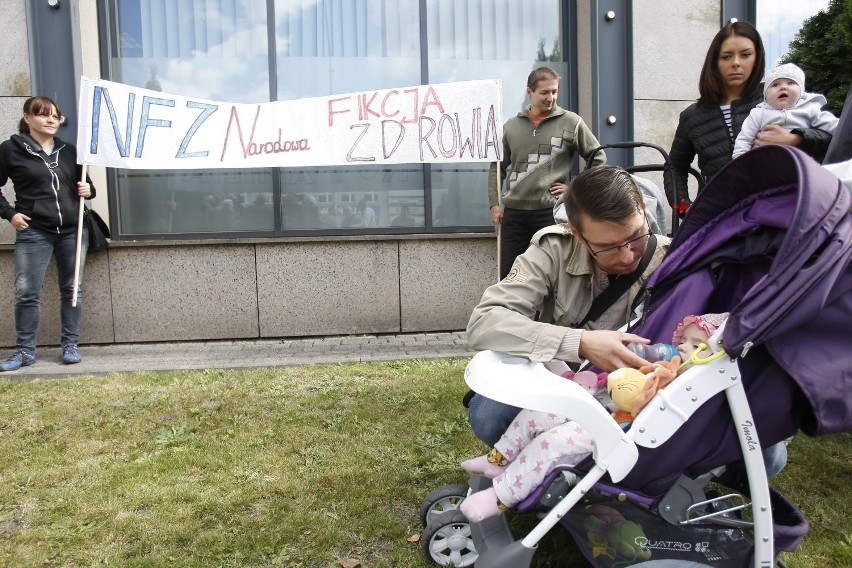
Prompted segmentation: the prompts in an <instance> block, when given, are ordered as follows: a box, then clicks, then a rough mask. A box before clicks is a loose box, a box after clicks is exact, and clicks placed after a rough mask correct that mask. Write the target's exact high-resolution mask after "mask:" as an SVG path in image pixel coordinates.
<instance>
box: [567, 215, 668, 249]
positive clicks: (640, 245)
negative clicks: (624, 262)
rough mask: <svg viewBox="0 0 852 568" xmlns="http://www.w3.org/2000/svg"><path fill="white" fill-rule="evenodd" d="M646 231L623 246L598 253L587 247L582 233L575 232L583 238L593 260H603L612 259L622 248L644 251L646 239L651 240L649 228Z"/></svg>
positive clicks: (587, 241) (587, 243) (587, 242)
mask: <svg viewBox="0 0 852 568" xmlns="http://www.w3.org/2000/svg"><path fill="white" fill-rule="evenodd" d="M645 222H646V223H647V222H648V218H647V217H645ZM648 229H649V230H648V232H647V233H645V234H644V235H640V236H638V237H636V238H635V239H630V240H629V241H627V242H626V243H624V244H621V245H616V246H614V247H609V248H606V249H603V250H599V251H596V250H594V249H593V248H592V247H591V245H589V240H588V239H587V238H586V237H585V236H583V232H582V231H579V230H578V231H577V232H578V233H580V236H581V237H582V238H583V241H585V243H586V246H587V247H589V252H590V253H592V256H594V257H595V258H604V259H605V258H614V257H615V256H616V255H617V254H618V253H619V252H621V249H623V248H626V249H627V250H631V251H632V250H637V249H638V250H644V248H645V247H646V246H647V245H648V239H650V238H651V231H650V227H648Z"/></svg>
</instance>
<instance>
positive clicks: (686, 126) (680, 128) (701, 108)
mask: <svg viewBox="0 0 852 568" xmlns="http://www.w3.org/2000/svg"><path fill="white" fill-rule="evenodd" d="M761 101H763V95H762V94H760V93H758V94H757V95H755V96H754V97H751V98H747V99H740V100H737V101H734V102H733V103H731V123H732V126H733V131H734V132H733V137H731V135H730V133H729V132H728V126H727V125H726V124H725V118H724V116H723V115H722V109H720V108H719V106H718V105H699V104H698V103H693V104H691V105H689V106H688V107H687V108H686V110H684V111H683V112H682V113H680V122H679V123H678V125H677V131H676V132H675V137H674V141H673V142H672V148H671V152H670V155H671V160H672V167H673V169H674V174H675V179H676V180H677V188H678V196H679V197H684V196H686V195H687V193H686V191H687V185H686V184H687V175H688V174H687V172H688V171H689V166H690V165H691V164H692V160H693V159H694V158H695V156H696V154H697V155H698V169H699V170H700V171H701V175H702V176H703V177H704V180H705V181H706V180H709V179H710V178H711V177H713V176H714V175H715V174H716V172H718V171H719V170H720V169H722V166H724V165H725V164H727V163H728V162H730V161H731V154H732V153H733V151H734V141H735V140H736V139H737V135H738V134H739V133H740V129H741V128H742V125H743V121H744V120H745V119H746V117H747V116H748V113H749V112H751V109H752V108H754V107H755V105H757V104H758V103H760V102H761ZM795 132H797V133H799V134H801V135H802V137H803V140H802V144H801V146H800V147H799V148H800V149H801V150H803V151H805V152H807V153H808V154H810V155H811V156H813V157H814V158H816V159H817V160H821V159H822V157H823V156H824V155H825V151H826V150H827V149H828V144H829V142H831V134H829V133H828V132H824V131H822V130H818V129H815V128H810V129H805V130H798V129H797V130H795ZM663 177H664V183H665V189H666V196H667V197H668V199H669V202H672V198H673V196H674V188H673V187H671V181H670V179H669V176H663ZM687 201H689V200H688V199H687Z"/></svg>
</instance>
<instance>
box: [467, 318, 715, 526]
mask: <svg viewBox="0 0 852 568" xmlns="http://www.w3.org/2000/svg"><path fill="white" fill-rule="evenodd" d="M726 316H727V314H705V315H701V316H696V315H689V316H686V317H685V318H683V319H682V320H681V321H680V322H679V323H678V325H677V327H676V328H675V331H674V334H673V335H672V344H673V345H675V346H676V348H677V350H678V352H679V353H680V357H681V358H682V360H683V361H686V364H688V362H689V360H690V359H691V358H692V357H693V356H697V357H706V356H707V355H708V354H709V353H710V349H709V348H708V347H707V342H708V340H709V339H710V337H711V336H712V335H713V333H714V332H715V331H716V330H717V329H718V328H719V326H720V325H721V324H722V323H723V322H724V320H725V317H726ZM675 361H676V366H677V363H679V362H680V361H678V360H677V359H676V360H675ZM571 375H573V373H571ZM564 376H567V377H569V378H570V375H569V373H566V374H565V375H564ZM645 400H646V401H647V400H648V399H645ZM610 410H611V409H610ZM638 410H639V409H634V412H636V411H638ZM593 450H594V438H593V437H592V436H591V435H590V434H589V433H588V432H586V430H585V429H584V428H583V427H582V426H581V425H580V424H578V423H576V422H574V421H572V420H570V419H569V418H566V417H564V416H559V415H556V414H554V413H548V412H540V411H536V410H528V409H524V410H522V411H521V412H520V413H519V414H518V417H517V418H516V419H515V421H514V422H513V423H512V425H511V426H509V428H508V429H507V430H506V432H505V433H504V434H503V436H502V437H501V439H500V441H499V442H497V444H495V445H494V448H492V449H491V451H489V452H488V453H487V454H485V455H482V456H479V457H476V458H473V459H470V460H467V461H465V462H463V463H462V464H461V465H462V468H463V469H464V470H465V471H467V472H468V473H471V474H476V475H482V476H483V477H488V478H491V479H492V480H493V481H492V487H490V488H489V489H486V490H484V491H480V492H478V493H475V494H473V495H471V496H470V497H468V498H467V499H465V500H464V501H463V502H462V504H461V506H460V509H461V511H462V513H464V515H465V516H466V517H467V518H468V519H469V520H470V521H472V522H481V521H482V520H484V519H487V518H489V517H494V516H496V515H499V514H501V513H502V512H503V511H505V510H507V509H510V508H512V507H514V506H515V505H517V504H518V503H520V502H521V501H523V500H524V499H525V498H526V497H527V496H529V495H530V493H531V492H532V491H533V490H535V489H536V488H537V487H538V486H539V485H541V483H542V482H543V481H544V479H545V478H546V477H547V475H548V473H549V472H550V471H551V470H552V469H553V468H554V467H555V466H556V465H568V466H573V465H577V464H578V463H580V462H581V461H583V460H584V459H585V458H587V457H588V456H589V455H591V454H592V452H593Z"/></svg>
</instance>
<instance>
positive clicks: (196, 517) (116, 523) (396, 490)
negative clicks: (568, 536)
mask: <svg viewBox="0 0 852 568" xmlns="http://www.w3.org/2000/svg"><path fill="white" fill-rule="evenodd" d="M466 362H467V361H466V360H435V361H404V362H391V363H370V364H345V365H316V366H304V367H290V368H283V369H260V370H258V369H252V370H241V371H223V370H217V369H211V370H206V371H182V372H171V373H127V374H111V375H109V376H106V377H84V378H77V379H61V380H44V381H43V380H34V381H21V380H14V378H13V375H9V376H3V377H0V566H15V567H17V566H24V567H28V566H74V567H78V566H87V567H88V566H139V567H142V566H144V567H149V566H154V567H157V566H162V567H175V566H180V567H196V566H197V567H209V566H222V567H228V566H235V567H236V566H240V567H244V566H286V567H343V568H354V567H355V566H362V567H393V568H399V567H403V568H404V567H424V566H427V563H426V561H425V559H424V557H423V554H422V552H421V550H420V543H419V542H417V537H418V535H419V534H420V532H421V526H420V521H419V518H418V509H419V506H420V503H421V501H422V499H423V497H424V496H425V495H426V494H427V493H428V492H429V491H431V490H432V489H434V488H436V487H438V486H440V485H444V484H448V483H464V482H465V476H464V475H462V473H461V470H460V468H459V466H458V464H459V462H460V461H461V460H463V459H466V458H468V457H470V456H473V455H476V454H478V453H481V452H483V451H484V449H485V448H484V446H483V445H481V443H479V442H478V441H477V440H475V438H474V437H473V435H472V434H471V433H470V430H469V428H468V426H467V422H466V412H465V410H464V409H463V408H462V406H461V404H460V401H461V397H462V395H463V394H464V392H465V391H466V387H465V385H464V382H463V380H462V373H463V370H464V366H465V364H466ZM850 449H852V435H850V434H842V435H834V436H829V437H824V438H816V439H813V438H807V437H806V436H804V435H799V436H797V437H796V439H795V440H794V441H793V443H792V444H791V446H790V462H789V465H788V467H787V469H786V470H785V471H784V472H782V474H781V475H779V476H778V477H777V478H776V479H775V480H774V481H775V482H776V483H775V484H776V485H777V486H778V487H779V488H781V489H782V491H783V492H784V493H785V494H786V495H787V496H788V497H789V498H790V499H791V500H792V501H793V502H794V503H796V504H797V505H798V506H799V507H800V508H801V509H802V510H803V511H804V513H805V515H806V516H807V517H808V519H809V521H810V522H811V525H812V530H811V532H810V533H809V535H808V536H807V538H806V539H805V542H804V544H803V545H802V547H800V549H799V550H798V551H797V552H796V553H794V554H788V555H785V556H784V560H785V562H787V564H788V565H789V566H791V567H805V566H807V567H811V566H821V567H833V566H837V567H840V566H849V565H852V522H850V520H849V513H848V510H849V508H850V507H849V506H850V504H852V499H850V491H849V489H848V486H847V483H848V482H849V479H850V474H852V462H850ZM526 519H529V517H526ZM526 519H524V518H521V519H517V520H516V521H515V522H516V523H519V524H520V525H524V523H525V522H526ZM563 539H564V537H563V534H562V533H561V532H559V533H558V534H556V535H549V536H548V537H547V538H546V540H545V541H544V542H543V543H542V545H541V547H540V550H539V552H538V553H537V554H536V560H535V566H539V567H544V566H582V565H584V563H583V562H582V561H581V559H580V557H579V556H578V555H577V553H576V552H575V551H573V550H572V549H571V547H570V546H568V547H566V546H564V545H560V541H562V540H563Z"/></svg>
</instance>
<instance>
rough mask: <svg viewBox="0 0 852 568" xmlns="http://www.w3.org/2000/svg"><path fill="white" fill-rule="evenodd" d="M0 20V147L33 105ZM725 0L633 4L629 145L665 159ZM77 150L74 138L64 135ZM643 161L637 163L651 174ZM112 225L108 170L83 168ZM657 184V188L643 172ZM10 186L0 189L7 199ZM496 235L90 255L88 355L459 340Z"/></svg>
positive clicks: (21, 52) (581, 40)
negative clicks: (144, 345)
mask: <svg viewBox="0 0 852 568" xmlns="http://www.w3.org/2000/svg"><path fill="white" fill-rule="evenodd" d="M77 6H79V18H80V22H79V25H80V28H81V29H84V30H89V32H88V33H84V34H82V35H81V38H82V40H81V46H80V50H81V57H82V61H81V62H80V65H81V68H82V73H83V74H85V75H88V76H92V77H99V76H100V61H99V55H98V49H99V47H98V46H99V43H98V38H97V34H96V33H91V32H92V31H94V30H97V29H98V27H97V10H96V7H95V3H94V2H78V3H77ZM3 10H4V11H3V18H2V19H0V139H3V140H5V139H6V138H8V136H9V135H10V134H12V133H13V132H15V131H16V130H17V122H18V119H19V118H20V116H21V106H22V104H23V102H24V100H25V99H26V98H27V97H29V96H31V95H32V94H33V93H32V92H31V85H30V80H29V73H30V61H29V56H28V53H27V49H26V45H27V22H26V9H25V0H4V2H3ZM577 13H578V38H577V41H578V53H579V70H578V71H579V75H580V77H579V79H580V83H579V86H578V87H579V89H578V90H579V98H580V99H579V101H578V102H579V105H580V113H581V115H582V114H584V113H585V114H587V115H588V116H590V117H591V112H592V108H591V104H592V102H591V98H592V96H591V93H592V88H591V84H590V81H591V77H592V76H593V73H592V72H591V68H590V64H591V63H590V62H591V58H590V56H589V50H590V49H591V47H590V34H589V27H588V26H589V23H588V22H589V18H591V17H593V16H592V14H591V13H590V10H589V5H588V4H587V3H586V2H578V9H577ZM720 13H721V1H720V0H659V1H655V2H635V3H634V4H633V18H634V21H633V37H634V46H633V49H634V61H633V66H634V131H635V137H634V138H635V139H636V140H639V141H645V142H652V143H655V144H658V145H660V146H662V147H663V148H665V149H668V148H669V147H670V146H671V141H672V138H673V136H674V131H675V128H676V127H677V120H678V114H679V113H680V111H681V110H683V109H684V108H686V106H687V105H689V104H690V103H691V102H692V101H694V100H695V98H696V97H697V96H698V74H699V71H700V69H701V65H702V63H703V61H704V55H705V53H706V49H707V46H708V45H709V43H710V40H711V39H712V37H713V35H714V34H715V33H716V31H717V30H718V28H719V22H720ZM65 136H66V137H67V138H70V139H73V136H69V135H65ZM658 161H659V158H658V157H657V156H656V155H655V154H654V153H653V152H652V151H650V150H647V151H646V150H639V151H637V154H636V163H651V162H653V163H657V162H658ZM89 174H90V175H91V176H92V178H93V180H94V183H95V185H96V187H98V188H99V189H100V190H101V191H100V193H99V196H98V198H97V199H96V200H95V202H94V204H93V205H94V208H95V209H97V210H99V211H100V212H101V214H102V216H103V217H104V218H107V217H108V215H107V212H108V202H107V192H106V191H105V189H106V178H105V175H104V171H103V168H90V169H89ZM647 176H648V177H650V178H651V179H654V180H655V181H656V182H657V183H659V184H660V185H662V178H661V176H655V174H647ZM10 189H11V188H10V187H9V186H8V185H7V187H5V188H4V192H5V194H6V195H7V197H9V198H11V197H12V195H13V194H12V192H11V191H10ZM14 238H15V235H14V230H13V229H12V228H11V226H10V225H9V223H6V222H5V221H2V222H0V346H3V347H6V346H11V345H13V344H14V341H15V332H14V318H13V304H14V298H13V292H12V291H13V290H14V283H13V278H14V276H13V272H14V271H13V267H12V248H13V247H12V243H14ZM496 271H497V269H496V251H495V243H494V237H493V235H491V234H483V235H439V236H427V235H415V236H404V237H375V238H370V237H368V238H325V239H320V240H307V239H272V240H263V239H255V240H229V241H221V242H219V241H214V242H203V243H199V242H178V241H175V242H142V243H139V242H136V243H114V244H113V245H112V246H111V248H110V249H109V250H108V251H106V252H103V253H97V254H94V255H91V256H90V258H89V260H88V262H87V264H86V268H85V275H84V276H85V277H84V284H83V292H84V296H83V305H84V306H85V307H84V316H83V330H82V335H83V337H82V342H83V343H112V342H117V343H123V342H143V341H179V340H203V339H221V338H252V337H258V338H268V337H287V336H309V335H325V334H363V333H390V332H414V331H430V330H436V331H437V330H455V329H463V328H464V327H465V326H466V324H467V319H468V317H469V314H470V311H471V309H472V308H473V306H474V305H475V304H476V302H477V301H478V300H479V297H480V295H481V294H482V291H483V290H484V288H485V287H486V286H487V285H489V284H490V283H492V282H493V281H494V280H495V279H496ZM58 313H59V306H58V291H57V289H56V272H55V269H54V268H53V267H52V266H51V268H50V269H49V272H48V276H47V283H46V286H45V291H44V294H43V309H42V314H43V316H42V324H41V328H40V330H39V341H40V342H41V343H42V344H45V345H50V344H56V343H57V342H58V338H59V317H58Z"/></svg>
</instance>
